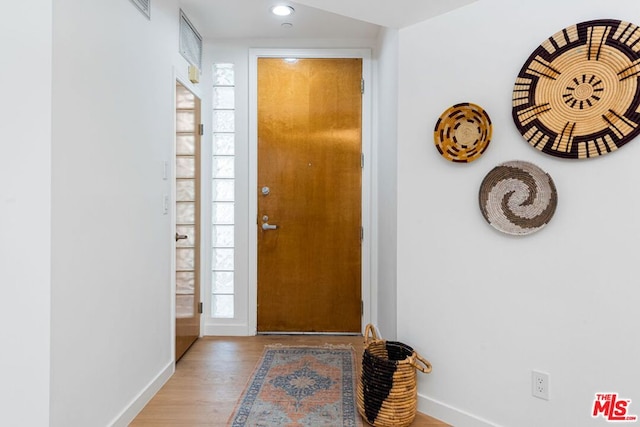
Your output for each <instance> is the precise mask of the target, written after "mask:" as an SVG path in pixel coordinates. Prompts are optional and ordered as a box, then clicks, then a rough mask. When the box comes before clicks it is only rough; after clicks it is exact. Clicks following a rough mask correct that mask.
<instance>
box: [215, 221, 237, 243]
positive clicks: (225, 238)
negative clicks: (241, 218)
mask: <svg viewBox="0 0 640 427" xmlns="http://www.w3.org/2000/svg"><path fill="white" fill-rule="evenodd" d="M233 228H234V227H233V225H214V226H213V236H212V243H211V244H212V245H213V247H214V248H233V246H234V236H233Z"/></svg>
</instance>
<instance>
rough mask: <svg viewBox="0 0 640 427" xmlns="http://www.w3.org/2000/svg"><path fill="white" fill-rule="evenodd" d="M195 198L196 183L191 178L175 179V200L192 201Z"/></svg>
mask: <svg viewBox="0 0 640 427" xmlns="http://www.w3.org/2000/svg"><path fill="white" fill-rule="evenodd" d="M195 199H196V183H195V181H194V180H192V179H178V180H176V200H177V201H179V202H193V201H194V200H195Z"/></svg>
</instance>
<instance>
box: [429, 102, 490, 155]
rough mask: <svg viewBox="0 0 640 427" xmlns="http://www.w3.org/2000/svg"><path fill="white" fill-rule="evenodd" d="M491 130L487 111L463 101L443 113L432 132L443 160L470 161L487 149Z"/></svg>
mask: <svg viewBox="0 0 640 427" xmlns="http://www.w3.org/2000/svg"><path fill="white" fill-rule="evenodd" d="M491 132H492V127H491V119H490V118H489V115H488V114H487V112H486V111H484V110H483V109H482V108H481V107H480V106H478V105H476V104H472V103H470V102H464V103H461V104H456V105H454V106H453V107H450V108H448V109H447V110H445V111H444V113H442V115H441V116H440V118H439V119H438V121H437V122H436V127H435V129H434V131H433V141H434V143H435V145H436V148H437V149H438V152H439V153H440V154H441V155H442V157H444V158H445V159H447V160H450V161H452V162H458V163H469V162H472V161H474V160H476V159H477V158H478V157H480V156H481V155H482V153H484V151H485V150H486V149H487V147H488V146H489V143H490V142H491Z"/></svg>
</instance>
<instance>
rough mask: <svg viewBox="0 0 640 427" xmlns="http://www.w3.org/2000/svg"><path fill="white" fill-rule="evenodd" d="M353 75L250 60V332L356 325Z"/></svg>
mask: <svg viewBox="0 0 640 427" xmlns="http://www.w3.org/2000/svg"><path fill="white" fill-rule="evenodd" d="M361 81H362V60H361V59H353V58H349V59H324V58H322V59H321V58H317V59H316V58H314V59H297V60H288V59H283V58H259V59H258V188H257V191H258V218H257V226H258V332H353V333H357V332H360V331H361V314H362V313H361V310H362V308H361V307H362V306H361V236H362V234H361V233H362V232H361V217H362V214H361V211H362V161H361V145H362V141H361V140H362V91H361Z"/></svg>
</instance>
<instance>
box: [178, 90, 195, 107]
mask: <svg viewBox="0 0 640 427" xmlns="http://www.w3.org/2000/svg"><path fill="white" fill-rule="evenodd" d="M195 102H196V97H195V95H194V94H193V93H192V92H191V91H190V90H187V89H185V88H181V89H179V90H176V108H177V109H184V108H193V106H194V104H195Z"/></svg>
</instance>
